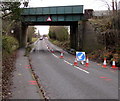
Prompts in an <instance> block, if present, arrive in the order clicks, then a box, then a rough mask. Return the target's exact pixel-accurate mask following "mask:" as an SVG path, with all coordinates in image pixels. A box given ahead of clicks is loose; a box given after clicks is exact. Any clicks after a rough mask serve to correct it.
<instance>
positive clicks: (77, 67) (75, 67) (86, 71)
mask: <svg viewBox="0 0 120 101" xmlns="http://www.w3.org/2000/svg"><path fill="white" fill-rule="evenodd" d="M74 67H75V68H77V69H79V70H81V71H83V72H85V73H87V74H89V73H90V72H88V71H86V70H84V69H82V68H80V67H77V66H74Z"/></svg>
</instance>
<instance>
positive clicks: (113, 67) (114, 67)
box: [112, 60, 117, 69]
mask: <svg viewBox="0 0 120 101" xmlns="http://www.w3.org/2000/svg"><path fill="white" fill-rule="evenodd" d="M112 69H117V67H116V65H115V60H113V61H112Z"/></svg>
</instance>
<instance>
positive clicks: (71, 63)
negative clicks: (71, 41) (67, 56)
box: [64, 60, 73, 66]
mask: <svg viewBox="0 0 120 101" xmlns="http://www.w3.org/2000/svg"><path fill="white" fill-rule="evenodd" d="M64 62H66V63H67V64H69V65H71V66H72V65H73V64H72V63H69V62H68V61H66V60H64Z"/></svg>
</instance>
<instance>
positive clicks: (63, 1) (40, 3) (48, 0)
mask: <svg viewBox="0 0 120 101" xmlns="http://www.w3.org/2000/svg"><path fill="white" fill-rule="evenodd" d="M102 1H107V3H108V4H111V1H112V0H30V2H29V7H48V6H68V5H84V9H93V10H107V6H106V3H105V2H102ZM35 27H36V28H37V32H38V30H39V32H40V34H41V35H43V34H48V31H49V26H35Z"/></svg>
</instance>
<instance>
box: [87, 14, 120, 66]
mask: <svg viewBox="0 0 120 101" xmlns="http://www.w3.org/2000/svg"><path fill="white" fill-rule="evenodd" d="M89 21H90V23H91V24H92V26H93V28H94V30H95V32H96V34H97V40H98V42H99V44H101V45H103V46H104V48H103V49H99V50H97V51H93V52H91V53H89V57H90V58H91V59H93V60H95V61H99V62H102V61H103V58H104V57H106V58H107V61H108V64H111V62H112V60H113V59H115V60H116V63H117V66H119V67H120V57H119V54H120V13H119V12H118V13H116V14H115V15H114V16H109V17H107V18H102V19H90V20H89ZM103 22H104V23H103Z"/></svg>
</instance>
